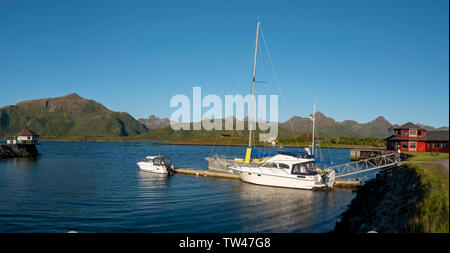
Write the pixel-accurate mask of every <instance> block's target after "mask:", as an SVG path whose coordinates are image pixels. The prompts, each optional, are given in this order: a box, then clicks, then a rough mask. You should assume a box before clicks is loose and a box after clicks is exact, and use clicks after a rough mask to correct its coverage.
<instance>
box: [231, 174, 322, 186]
mask: <svg viewBox="0 0 450 253" xmlns="http://www.w3.org/2000/svg"><path fill="white" fill-rule="evenodd" d="M235 174H237V175H239V176H240V178H241V179H242V181H244V182H247V183H252V184H257V185H265V186H274V187H283V188H294V189H305V190H311V189H314V188H324V187H326V185H325V184H322V183H317V182H316V179H315V178H314V177H311V178H297V177H284V176H277V175H268V174H261V173H255V172H245V171H235Z"/></svg>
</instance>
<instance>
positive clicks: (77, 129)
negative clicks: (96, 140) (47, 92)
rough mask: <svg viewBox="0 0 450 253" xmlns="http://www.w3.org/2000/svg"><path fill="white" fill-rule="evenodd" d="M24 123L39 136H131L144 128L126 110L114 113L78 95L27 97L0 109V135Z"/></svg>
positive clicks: (14, 129)
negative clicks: (27, 98) (29, 98)
mask: <svg viewBox="0 0 450 253" xmlns="http://www.w3.org/2000/svg"><path fill="white" fill-rule="evenodd" d="M25 126H28V127H29V128H30V129H32V130H33V131H35V132H37V133H39V134H40V135H41V136H49V137H50V136H56V137H67V136H83V137H106V136H133V135H138V134H141V133H145V132H147V131H148V129H147V128H146V127H145V126H144V125H142V124H141V123H140V122H139V121H137V120H135V119H134V118H133V117H131V116H130V115H129V114H128V113H126V112H114V111H111V110H109V109H107V108H106V107H105V106H103V105H102V104H100V103H97V102H95V101H93V100H88V99H84V98H82V97H80V96H78V94H75V93H74V94H69V95H66V96H62V97H56V98H44V99H37V100H28V101H23V102H20V103H17V104H16V105H11V106H5V107H2V108H0V138H10V137H11V136H12V135H14V134H15V133H16V132H18V131H20V130H22V129H23V128H24V127H25Z"/></svg>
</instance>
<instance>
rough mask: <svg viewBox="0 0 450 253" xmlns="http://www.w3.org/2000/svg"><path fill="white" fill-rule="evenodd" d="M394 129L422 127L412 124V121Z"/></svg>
mask: <svg viewBox="0 0 450 253" xmlns="http://www.w3.org/2000/svg"><path fill="white" fill-rule="evenodd" d="M394 129H423V127H420V126H418V125H416V124H413V123H412V122H408V123H406V124H403V125H401V126H399V127H396V128H394Z"/></svg>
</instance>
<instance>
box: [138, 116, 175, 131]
mask: <svg viewBox="0 0 450 253" xmlns="http://www.w3.org/2000/svg"><path fill="white" fill-rule="evenodd" d="M138 121H139V122H141V123H142V124H143V125H145V126H146V127H147V128H148V129H157V128H163V127H167V126H170V121H169V119H168V118H163V119H160V118H158V117H156V116H155V115H151V116H150V117H148V119H143V118H140V119H138Z"/></svg>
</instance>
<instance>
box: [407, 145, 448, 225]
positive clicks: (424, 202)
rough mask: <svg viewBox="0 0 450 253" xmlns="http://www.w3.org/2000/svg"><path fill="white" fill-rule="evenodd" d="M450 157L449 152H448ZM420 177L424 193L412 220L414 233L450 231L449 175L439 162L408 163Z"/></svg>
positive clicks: (408, 166)
mask: <svg viewBox="0 0 450 253" xmlns="http://www.w3.org/2000/svg"><path fill="white" fill-rule="evenodd" d="M447 157H448V154H447ZM405 167H406V168H407V169H410V170H413V171H414V172H415V173H416V174H417V175H418V177H419V178H420V184H421V186H422V188H423V189H424V195H423V197H422V199H421V200H420V201H419V203H418V204H417V210H418V211H417V213H416V215H415V216H414V217H412V218H411V220H410V225H409V227H410V231H408V232H412V233H449V177H448V175H446V174H445V172H444V171H443V169H442V168H440V167H439V165H438V164H434V163H427V164H425V163H424V164H406V165H405Z"/></svg>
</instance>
